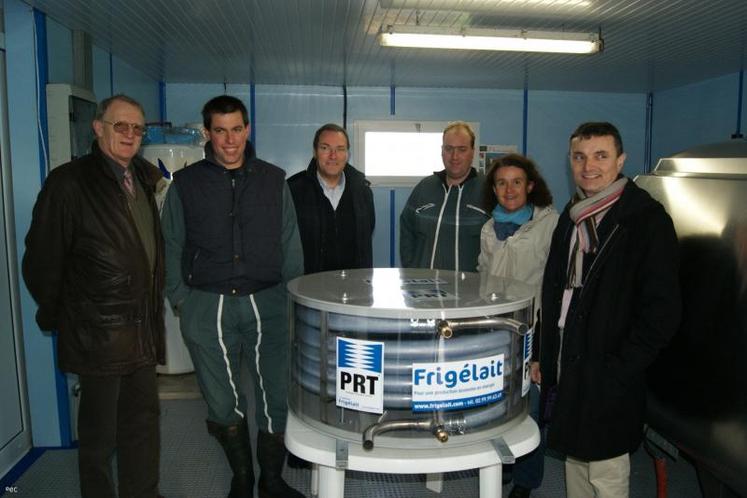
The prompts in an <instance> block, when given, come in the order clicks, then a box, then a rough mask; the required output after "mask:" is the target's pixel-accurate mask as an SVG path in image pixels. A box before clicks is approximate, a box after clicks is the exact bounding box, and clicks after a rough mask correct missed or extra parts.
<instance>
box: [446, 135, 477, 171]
mask: <svg viewBox="0 0 747 498" xmlns="http://www.w3.org/2000/svg"><path fill="white" fill-rule="evenodd" d="M474 156H475V148H474V147H473V146H472V137H470V135H469V133H467V131H465V130H463V129H462V128H459V127H457V128H452V129H451V130H449V131H447V132H446V133H444V135H443V145H442V146H441V159H442V160H443V162H444V168H446V180H447V182H448V184H449V185H459V184H460V183H462V182H463V181H464V179H465V178H467V175H469V172H470V168H471V167H472V159H473V157H474Z"/></svg>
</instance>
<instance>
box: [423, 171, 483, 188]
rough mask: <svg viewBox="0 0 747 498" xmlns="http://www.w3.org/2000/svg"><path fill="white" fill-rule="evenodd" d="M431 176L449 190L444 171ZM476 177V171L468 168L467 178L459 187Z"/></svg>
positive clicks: (435, 172)
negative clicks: (434, 176)
mask: <svg viewBox="0 0 747 498" xmlns="http://www.w3.org/2000/svg"><path fill="white" fill-rule="evenodd" d="M433 174H434V175H436V176H437V177H439V178H440V179H441V183H443V184H444V186H445V187H446V188H449V182H448V181H447V180H446V169H442V170H441V171H434V172H433ZM476 176H477V170H475V168H473V167H470V168H469V173H467V177H466V178H465V179H464V180H462V183H460V184H459V186H462V185H464V184H465V183H467V182H468V181H470V180H471V179H473V178H474V177H476Z"/></svg>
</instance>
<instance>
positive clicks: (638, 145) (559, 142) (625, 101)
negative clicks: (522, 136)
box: [527, 91, 646, 210]
mask: <svg viewBox="0 0 747 498" xmlns="http://www.w3.org/2000/svg"><path fill="white" fill-rule="evenodd" d="M585 121H609V122H611V123H612V124H614V125H615V126H617V128H618V129H619V130H620V134H621V135H622V139H623V144H624V148H625V152H626V154H627V156H628V158H627V161H626V162H625V167H624V169H623V172H624V173H625V174H626V175H627V176H629V177H631V178H632V177H634V176H635V175H637V174H639V173H641V172H642V171H643V159H644V142H645V140H644V139H645V124H646V96H645V95H644V94H610V93H576V92H551V91H541V92H540V91H538V92H529V112H528V138H527V142H528V148H527V155H528V156H529V157H531V158H532V159H534V160H535V161H536V163H537V165H538V166H539V168H540V172H541V173H542V175H543V176H544V177H545V180H547V183H548V186H549V187H550V190H551V191H552V194H553V198H554V201H555V206H556V207H557V208H558V209H559V210H560V209H562V208H563V206H565V204H566V202H568V200H569V199H570V196H571V193H572V192H573V191H574V187H573V179H572V178H571V175H570V170H569V163H568V138H569V137H570V135H571V133H572V132H573V130H574V129H576V127H577V126H578V125H579V124H581V123H583V122H585Z"/></svg>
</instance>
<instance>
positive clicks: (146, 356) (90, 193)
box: [23, 143, 164, 375]
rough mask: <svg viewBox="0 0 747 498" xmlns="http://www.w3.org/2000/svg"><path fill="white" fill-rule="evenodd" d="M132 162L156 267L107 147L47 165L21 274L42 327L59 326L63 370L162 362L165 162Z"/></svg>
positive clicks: (115, 369)
mask: <svg viewBox="0 0 747 498" xmlns="http://www.w3.org/2000/svg"><path fill="white" fill-rule="evenodd" d="M132 168H133V170H134V173H135V175H136V176H137V178H138V180H139V181H140V184H141V185H142V187H143V190H144V191H145V195H146V196H147V200H148V203H149V204H150V207H151V213H152V216H153V227H154V230H155V240H156V260H155V270H154V272H153V273H151V270H150V265H149V263H148V258H147V256H146V254H145V248H144V247H143V244H142V242H141V241H140V235H139V234H138V231H137V228H136V226H135V221H134V219H133V217H132V215H131V214H130V210H129V208H128V205H127V199H126V197H125V195H126V194H125V193H124V191H123V189H122V188H121V186H120V184H119V182H118V180H117V178H116V177H115V175H114V172H113V171H112V170H111V167H110V166H109V164H108V163H107V162H106V161H105V158H104V155H103V153H102V152H101V150H100V149H99V148H98V146H97V144H95V143H94V146H93V152H92V153H91V154H88V155H85V156H83V157H81V158H79V159H76V160H74V161H72V162H69V163H67V164H64V165H62V166H60V167H58V168H55V169H54V170H52V171H51V172H50V173H49V176H48V177H47V180H46V181H45V182H44V187H43V188H42V190H41V192H40V193H39V197H38V198H37V200H36V204H35V205H34V212H33V218H32V220H31V228H30V229H29V232H28V234H27V235H26V253H25V254H24V257H23V277H24V280H25V281H26V286H27V287H28V289H29V292H30V293H31V295H32V296H33V297H34V299H35V300H36V302H37V303H38V304H39V309H38V311H37V313H36V321H37V323H38V324H39V328H41V329H42V330H56V331H58V332H59V336H58V340H57V359H58V363H59V367H60V369H61V370H63V371H66V372H74V373H78V374H83V375H122V374H127V373H130V372H133V371H134V370H136V369H138V368H142V367H144V366H151V365H155V364H156V362H158V363H163V362H164V324H163V304H164V302H163V281H164V261H163V238H162V236H161V226H160V219H159V216H158V209H157V207H156V202H155V199H154V193H155V189H156V184H157V182H158V180H159V179H160V178H161V173H160V172H159V171H158V169H157V168H156V167H155V166H153V165H152V164H150V163H148V162H147V161H145V160H143V159H142V158H140V157H135V158H133V159H132Z"/></svg>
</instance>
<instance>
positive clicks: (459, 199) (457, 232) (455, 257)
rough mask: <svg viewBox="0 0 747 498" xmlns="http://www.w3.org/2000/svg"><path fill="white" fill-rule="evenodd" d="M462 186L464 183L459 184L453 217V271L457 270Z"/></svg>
mask: <svg viewBox="0 0 747 498" xmlns="http://www.w3.org/2000/svg"><path fill="white" fill-rule="evenodd" d="M463 188H464V184H462V185H459V195H458V196H457V203H456V217H455V222H456V223H455V224H456V227H455V228H454V230H455V232H454V271H459V208H460V206H461V205H462V190H463Z"/></svg>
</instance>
